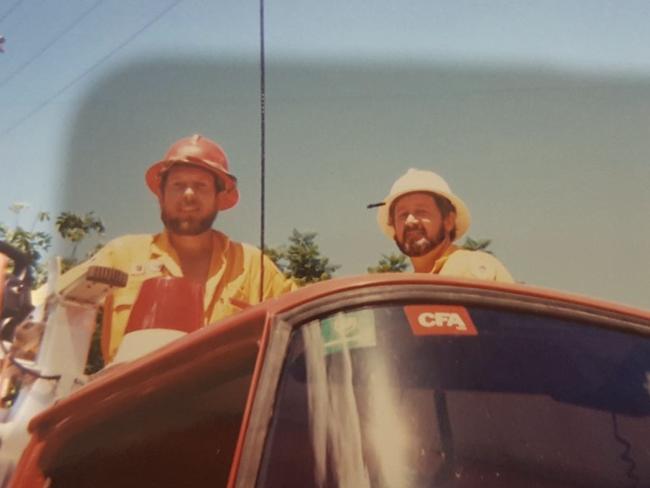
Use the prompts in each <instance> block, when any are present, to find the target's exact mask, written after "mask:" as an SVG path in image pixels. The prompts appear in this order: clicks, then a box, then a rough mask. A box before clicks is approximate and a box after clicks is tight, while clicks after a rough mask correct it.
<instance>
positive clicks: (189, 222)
mask: <svg viewBox="0 0 650 488" xmlns="http://www.w3.org/2000/svg"><path fill="white" fill-rule="evenodd" d="M217 213H218V212H216V211H215V212H213V213H211V214H208V215H203V216H193V215H183V216H172V215H169V212H166V211H165V210H161V211H160V219H161V220H162V221H163V224H165V228H166V229H167V230H168V231H169V232H171V233H172V234H176V235H180V236H196V235H199V234H203V233H204V232H206V231H208V230H210V229H211V228H212V224H213V223H214V219H216V218H217Z"/></svg>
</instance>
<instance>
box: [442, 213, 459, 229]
mask: <svg viewBox="0 0 650 488" xmlns="http://www.w3.org/2000/svg"><path fill="white" fill-rule="evenodd" d="M442 224H443V225H444V226H445V230H446V231H447V234H449V233H450V232H451V231H452V230H453V229H454V228H455V227H456V212H454V211H453V210H452V211H451V212H449V213H448V214H447V216H446V217H445V218H444V220H443V221H442Z"/></svg>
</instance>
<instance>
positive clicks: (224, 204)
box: [144, 158, 239, 211]
mask: <svg viewBox="0 0 650 488" xmlns="http://www.w3.org/2000/svg"><path fill="white" fill-rule="evenodd" d="M176 165H189V166H196V167H198V168H201V169H204V170H206V171H209V172H210V173H212V174H214V175H216V176H217V177H218V178H219V179H220V180H221V181H222V182H223V184H224V190H223V191H222V192H221V193H220V196H219V207H218V208H219V210H220V211H221V210H228V209H229V208H232V207H234V206H235V205H237V202H238V201H239V190H238V189H237V178H236V177H235V175H233V174H231V173H229V172H228V171H225V170H224V169H222V168H220V167H219V166H217V165H216V164H208V163H206V162H205V161H203V160H202V159H194V158H184V159H183V160H162V161H158V162H157V163H154V164H153V165H151V167H149V169H148V170H147V172H146V173H145V177H144V179H145V182H146V183H147V187H148V188H149V190H151V191H152V193H154V194H155V195H156V196H157V197H158V198H160V197H161V196H162V194H161V188H160V184H161V183H162V175H163V174H164V173H165V172H166V171H169V170H170V169H171V168H172V167H174V166H176Z"/></svg>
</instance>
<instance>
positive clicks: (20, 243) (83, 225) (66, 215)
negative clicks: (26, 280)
mask: <svg viewBox="0 0 650 488" xmlns="http://www.w3.org/2000/svg"><path fill="white" fill-rule="evenodd" d="M27 208H29V205H27V204H26V203H19V202H17V203H13V204H12V205H11V206H10V207H9V210H11V212H12V213H14V214H15V215H16V218H15V222H14V224H13V226H10V225H9V224H5V223H2V222H0V240H2V241H5V242H7V243H8V244H11V245H12V246H14V247H16V248H17V249H20V250H21V251H23V252H24V253H26V254H27V255H28V256H29V258H30V261H31V269H32V273H33V276H34V285H33V286H34V287H35V288H36V287H38V286H40V285H42V284H43V283H44V282H45V281H46V279H47V267H46V265H45V264H44V262H43V258H44V257H45V255H46V254H47V252H48V251H49V249H50V247H51V246H52V238H53V233H52V231H51V230H47V229H43V228H42V227H43V225H44V224H43V223H44V222H49V221H50V220H51V218H50V214H49V213H48V212H38V213H37V214H36V217H35V218H34V221H33V222H32V225H31V226H30V227H29V228H25V227H23V226H22V225H21V224H20V217H21V214H22V213H23V211H24V210H25V209H27ZM54 226H55V229H56V231H57V232H58V234H59V235H60V236H61V237H62V238H63V239H64V240H65V241H67V242H69V243H71V244H72V249H71V252H70V254H69V255H68V256H67V257H65V258H64V259H63V271H65V270H67V269H68V268H70V267H72V266H74V265H75V264H77V263H78V261H79V260H78V258H77V256H76V253H77V247H78V246H79V244H80V243H81V242H82V241H83V240H84V239H85V238H86V237H88V236H90V235H91V234H93V233H95V234H98V235H101V234H103V233H104V231H105V228H104V224H103V223H102V221H101V220H100V219H99V218H98V217H96V216H95V214H94V212H88V213H86V214H85V215H83V216H81V215H77V214H75V213H73V212H61V213H60V214H59V215H58V216H57V218H56V220H55V224H54Z"/></svg>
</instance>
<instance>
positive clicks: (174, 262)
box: [61, 231, 296, 361]
mask: <svg viewBox="0 0 650 488" xmlns="http://www.w3.org/2000/svg"><path fill="white" fill-rule="evenodd" d="M212 239H213V253H212V257H211V261H210V269H209V272H208V279H207V281H206V283H205V295H204V300H203V308H204V324H206V325H207V324H211V323H213V322H215V321H217V320H219V319H222V318H224V317H228V316H230V315H233V314H235V313H237V312H239V311H240V310H242V309H244V308H246V307H247V306H249V305H254V304H256V303H258V302H259V288H260V267H261V263H260V250H259V249H257V248H255V247H253V246H250V245H248V244H243V243H239V242H235V241H231V240H230V239H229V238H228V237H227V236H226V235H225V234H223V233H221V232H218V231H212ZM88 266H109V267H112V268H117V269H119V270H121V271H124V272H125V273H127V274H128V275H129V279H128V283H127V285H126V287H124V288H120V289H116V290H115V291H114V292H113V293H112V294H111V295H110V296H109V297H108V299H107V300H106V303H105V305H104V323H103V333H102V352H103V355H104V358H105V359H106V360H107V361H109V360H110V359H111V358H113V356H114V355H115V353H116V351H117V348H118V346H119V344H120V342H121V341H122V337H123V336H124V331H125V329H126V325H127V322H128V319H129V314H130V312H131V308H132V306H133V304H134V303H135V300H136V298H137V296H138V293H139V291H140V287H141V286H142V283H143V282H144V281H145V280H148V279H150V278H155V277H159V276H183V272H182V270H181V267H180V260H179V258H178V255H177V254H176V251H175V250H174V248H173V247H172V246H171V243H170V242H169V238H168V235H167V233H166V232H162V233H161V234H156V235H150V234H147V235H127V236H123V237H119V238H117V239H115V240H113V241H111V242H109V243H108V244H106V246H104V247H103V248H102V249H101V250H100V251H99V252H98V253H97V254H96V255H95V256H93V257H92V258H91V259H89V260H88V261H86V262H84V263H83V264H81V265H80V266H78V267H77V268H75V269H73V270H71V271H70V272H69V273H66V275H68V274H70V275H71V276H70V278H72V279H74V276H78V273H81V272H83V271H84V268H86V267H88ZM66 275H64V276H63V277H62V280H61V282H62V283H65V282H67V281H68V280H67V279H65V278H68V276H66ZM72 275H74V276H72ZM295 288H296V284H295V283H294V282H293V281H292V280H289V279H286V278H285V276H284V275H283V274H282V273H281V272H280V271H279V270H278V268H277V267H276V266H275V264H274V263H273V261H271V260H270V259H269V258H268V257H266V256H265V257H264V292H263V299H264V300H266V299H269V298H273V297H277V296H279V295H282V294H283V293H286V292H288V291H291V290H294V289H295Z"/></svg>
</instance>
